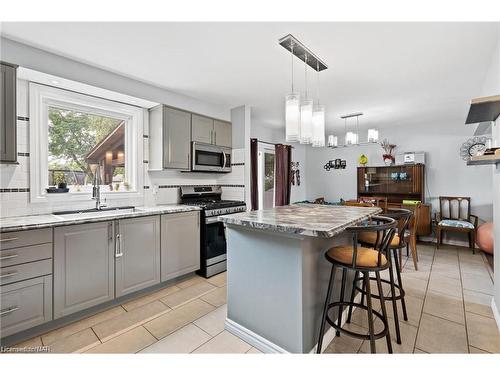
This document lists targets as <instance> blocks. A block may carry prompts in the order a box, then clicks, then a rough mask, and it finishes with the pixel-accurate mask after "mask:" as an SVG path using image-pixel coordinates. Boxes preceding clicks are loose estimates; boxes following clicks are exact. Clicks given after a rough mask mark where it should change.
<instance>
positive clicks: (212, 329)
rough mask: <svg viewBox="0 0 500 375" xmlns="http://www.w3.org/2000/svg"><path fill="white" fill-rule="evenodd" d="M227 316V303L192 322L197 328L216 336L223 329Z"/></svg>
mask: <svg viewBox="0 0 500 375" xmlns="http://www.w3.org/2000/svg"><path fill="white" fill-rule="evenodd" d="M226 317H227V305H223V306H221V307H219V308H217V309H215V310H214V311H211V312H209V313H208V314H207V315H205V316H203V317H201V318H200V319H198V320H195V321H194V324H195V325H197V326H198V327H199V328H201V329H202V330H204V331H205V332H207V333H208V334H210V335H211V336H217V335H218V334H219V333H221V332H222V331H224V325H225V323H226Z"/></svg>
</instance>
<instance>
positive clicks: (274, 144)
mask: <svg viewBox="0 0 500 375" xmlns="http://www.w3.org/2000/svg"><path fill="white" fill-rule="evenodd" d="M257 142H259V143H265V144H266V145H273V146H276V145H284V143H272V142H266V141H260V140H258V139H257ZM285 146H290V147H291V148H295V147H293V146H292V145H285Z"/></svg>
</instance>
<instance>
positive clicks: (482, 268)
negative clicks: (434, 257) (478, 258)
mask: <svg viewBox="0 0 500 375" xmlns="http://www.w3.org/2000/svg"><path fill="white" fill-rule="evenodd" d="M460 272H461V273H471V274H474V275H479V276H484V277H489V276H490V273H489V272H488V269H487V266H486V265H485V264H484V263H475V262H474V263H471V262H460Z"/></svg>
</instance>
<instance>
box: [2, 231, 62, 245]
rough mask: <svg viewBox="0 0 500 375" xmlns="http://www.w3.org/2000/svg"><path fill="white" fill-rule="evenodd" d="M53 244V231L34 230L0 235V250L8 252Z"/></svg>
mask: <svg viewBox="0 0 500 375" xmlns="http://www.w3.org/2000/svg"><path fill="white" fill-rule="evenodd" d="M47 242H52V229H51V228H44V229H34V230H24V231H19V232H8V233H0V249H1V250H7V249H12V248H14V247H21V246H30V245H39V244H41V243H47Z"/></svg>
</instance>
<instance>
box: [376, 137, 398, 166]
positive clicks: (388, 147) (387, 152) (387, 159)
mask: <svg viewBox="0 0 500 375" xmlns="http://www.w3.org/2000/svg"><path fill="white" fill-rule="evenodd" d="M380 146H382V149H383V150H384V154H383V155H382V158H384V163H385V165H392V164H393V163H394V161H395V158H394V155H393V154H392V153H393V152H394V149H395V148H396V147H397V146H396V145H394V144H391V143H389V141H388V140H387V139H384V140H383V141H382V143H381V144H380Z"/></svg>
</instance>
